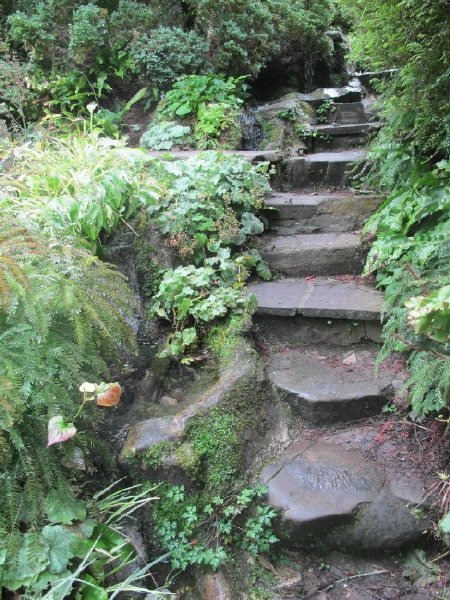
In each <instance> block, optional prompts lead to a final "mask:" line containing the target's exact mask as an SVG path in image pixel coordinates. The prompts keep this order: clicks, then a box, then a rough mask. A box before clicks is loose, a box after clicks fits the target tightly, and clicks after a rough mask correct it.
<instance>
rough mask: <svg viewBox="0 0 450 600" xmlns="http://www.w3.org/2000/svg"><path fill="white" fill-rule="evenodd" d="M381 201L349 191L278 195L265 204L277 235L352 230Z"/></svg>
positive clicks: (359, 224) (360, 223)
mask: <svg viewBox="0 0 450 600" xmlns="http://www.w3.org/2000/svg"><path fill="white" fill-rule="evenodd" d="M382 201H383V199H382V197H381V196H377V195H376V194H356V193H353V192H352V191H351V190H346V191H345V192H326V193H312V194H311V193H310V194H296V193H293V192H292V193H278V194H275V195H274V196H273V197H271V198H269V199H268V200H267V201H266V204H267V206H268V207H270V208H274V209H276V212H275V211H272V212H271V213H270V220H271V230H272V231H274V232H276V233H277V234H280V235H292V234H296V233H320V232H337V231H355V230H357V229H361V228H362V226H363V224H364V223H365V221H366V220H367V219H368V218H369V217H370V215H371V214H372V213H373V212H374V211H375V210H376V209H377V208H378V206H379V205H380V204H381V202H382Z"/></svg>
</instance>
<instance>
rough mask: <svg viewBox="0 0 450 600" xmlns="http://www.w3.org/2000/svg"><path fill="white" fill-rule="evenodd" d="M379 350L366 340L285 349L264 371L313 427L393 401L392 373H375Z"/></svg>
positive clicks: (369, 411)
mask: <svg viewBox="0 0 450 600" xmlns="http://www.w3.org/2000/svg"><path fill="white" fill-rule="evenodd" d="M377 351H378V347H376V346H374V345H367V344H365V345H359V346H356V347H355V346H353V347H351V348H350V349H348V348H346V349H344V348H333V347H330V346H312V347H310V346H308V347H304V348H296V349H292V348H286V349H284V350H282V351H280V352H277V353H272V354H270V355H269V357H268V359H267V375H268V377H269V379H270V381H271V382H272V383H273V385H274V386H275V388H276V389H278V391H279V392H280V393H281V395H282V397H283V398H284V399H285V400H287V401H288V402H289V404H290V405H291V407H292V409H293V411H294V413H295V414H298V415H300V416H301V417H302V418H303V419H305V421H307V422H308V423H311V424H312V425H324V424H328V423H336V422H347V421H353V420H358V419H362V418H365V417H370V416H373V415H376V414H378V413H380V412H381V409H382V408H383V406H385V405H386V404H387V403H388V402H389V401H390V400H391V399H392V394H393V389H394V388H393V385H392V381H393V377H394V378H395V375H393V374H392V373H391V374H389V373H387V372H385V371H380V373H379V374H378V375H375V367H374V364H375V360H376V356H377ZM397 378H398V376H397Z"/></svg>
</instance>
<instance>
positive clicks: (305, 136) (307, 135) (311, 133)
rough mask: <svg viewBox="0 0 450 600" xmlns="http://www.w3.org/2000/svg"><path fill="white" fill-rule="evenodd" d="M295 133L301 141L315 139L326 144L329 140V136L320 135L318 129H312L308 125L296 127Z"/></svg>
mask: <svg viewBox="0 0 450 600" xmlns="http://www.w3.org/2000/svg"><path fill="white" fill-rule="evenodd" d="M295 133H296V134H297V135H298V137H299V138H300V139H301V140H310V139H317V140H322V141H323V142H326V141H328V140H329V139H330V136H329V135H326V134H324V133H322V132H321V131H319V130H318V129H314V128H313V127H310V126H309V125H297V127H296V128H295Z"/></svg>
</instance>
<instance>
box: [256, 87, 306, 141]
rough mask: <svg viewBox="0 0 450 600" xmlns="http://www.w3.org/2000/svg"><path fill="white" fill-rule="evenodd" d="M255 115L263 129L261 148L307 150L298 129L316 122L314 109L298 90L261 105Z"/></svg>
mask: <svg viewBox="0 0 450 600" xmlns="http://www.w3.org/2000/svg"><path fill="white" fill-rule="evenodd" d="M255 117H256V120H257V121H258V123H259V126H260V127H261V130H262V141H261V148H260V149H261V150H286V151H289V152H290V153H302V152H303V151H304V150H306V145H305V143H304V142H303V141H302V140H301V139H300V137H299V136H298V134H297V133H296V129H297V128H298V127H299V126H302V125H303V126H304V125H306V124H309V123H314V122H316V117H315V112H314V109H313V108H312V107H311V106H310V105H309V104H308V103H307V102H305V101H304V100H303V99H302V94H300V93H298V92H291V93H289V94H286V95H285V96H283V97H282V98H280V99H278V100H275V101H274V102H269V103H267V104H264V105H262V106H259V107H258V108H257V109H256V111H255Z"/></svg>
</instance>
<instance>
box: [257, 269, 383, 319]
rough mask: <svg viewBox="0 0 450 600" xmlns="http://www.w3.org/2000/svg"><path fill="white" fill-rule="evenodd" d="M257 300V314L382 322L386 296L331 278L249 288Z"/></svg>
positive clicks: (360, 284)
mask: <svg viewBox="0 0 450 600" xmlns="http://www.w3.org/2000/svg"><path fill="white" fill-rule="evenodd" d="M246 289H247V291H248V293H253V294H255V296H256V298H257V300H258V309H257V314H259V315H275V316H279V317H293V316H295V315H303V316H304V317H322V318H327V319H348V320H365V321H379V320H380V316H381V311H382V309H383V294H382V293H381V292H380V291H378V290H376V289H374V288H373V287H371V286H370V285H367V284H363V283H361V282H359V281H353V280H351V279H350V280H349V281H341V280H339V279H336V278H332V277H312V278H303V279H302V278H299V279H293V278H288V279H276V280H274V281H259V282H257V283H253V284H250V285H249V286H247V288H246Z"/></svg>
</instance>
